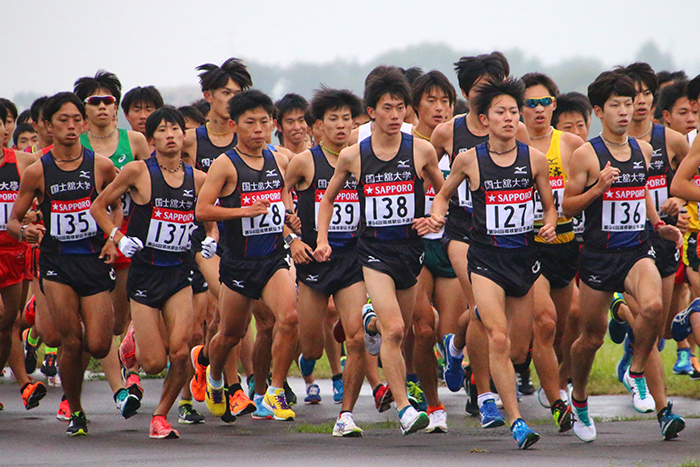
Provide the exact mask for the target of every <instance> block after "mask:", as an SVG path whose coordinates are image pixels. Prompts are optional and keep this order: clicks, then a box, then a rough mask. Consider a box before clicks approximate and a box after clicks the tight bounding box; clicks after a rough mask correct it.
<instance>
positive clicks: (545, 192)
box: [530, 147, 557, 242]
mask: <svg viewBox="0 0 700 467" xmlns="http://www.w3.org/2000/svg"><path fill="white" fill-rule="evenodd" d="M530 165H531V167H532V176H533V179H534V180H533V181H534V183H535V186H536V187H537V191H538V192H539V194H540V201H541V203H542V212H543V219H542V220H543V224H544V225H543V226H542V227H541V228H540V231H539V232H538V234H539V236H540V237H542V238H544V239H545V240H546V241H548V242H552V241H554V239H556V238H557V232H556V227H557V208H556V206H555V205H554V197H553V195H552V186H551V185H550V184H549V162H548V161H547V157H546V156H545V155H544V154H542V152H540V151H538V150H537V149H535V148H533V147H530Z"/></svg>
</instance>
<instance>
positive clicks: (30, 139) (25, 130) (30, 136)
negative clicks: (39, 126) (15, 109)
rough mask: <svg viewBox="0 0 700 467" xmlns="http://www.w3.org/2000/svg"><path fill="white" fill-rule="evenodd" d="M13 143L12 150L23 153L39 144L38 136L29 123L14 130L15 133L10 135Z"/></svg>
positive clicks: (22, 124)
mask: <svg viewBox="0 0 700 467" xmlns="http://www.w3.org/2000/svg"><path fill="white" fill-rule="evenodd" d="M12 141H14V143H15V144H14V145H13V146H12V148H13V149H16V150H18V151H24V150H25V149H27V148H30V149H31V147H32V146H34V145H35V144H36V143H38V142H39V135H38V134H37V132H36V130H35V129H34V127H33V126H32V124H31V123H20V124H19V125H17V128H15V133H14V134H13V135H12Z"/></svg>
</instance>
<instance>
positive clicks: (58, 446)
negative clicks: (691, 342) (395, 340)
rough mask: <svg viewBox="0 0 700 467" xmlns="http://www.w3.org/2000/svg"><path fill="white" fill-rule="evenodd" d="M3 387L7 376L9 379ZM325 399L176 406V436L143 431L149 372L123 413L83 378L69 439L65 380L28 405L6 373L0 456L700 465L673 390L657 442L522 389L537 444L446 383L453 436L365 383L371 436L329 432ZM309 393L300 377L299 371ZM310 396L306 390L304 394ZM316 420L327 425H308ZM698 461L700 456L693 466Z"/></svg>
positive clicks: (693, 407) (599, 406)
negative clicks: (230, 409)
mask: <svg viewBox="0 0 700 467" xmlns="http://www.w3.org/2000/svg"><path fill="white" fill-rule="evenodd" d="M3 382H4V383H5V384H2V383H3ZM319 383H320V386H321V390H322V396H323V397H324V401H323V403H322V404H320V405H317V406H304V405H303V404H301V405H297V406H295V407H294V409H295V410H296V413H297V419H296V421H294V422H277V421H255V420H252V419H251V418H249V417H248V416H246V417H243V418H241V419H239V420H237V421H236V422H235V423H234V424H231V425H227V424H224V423H223V422H221V421H220V420H219V419H216V418H215V417H213V416H211V415H210V414H208V413H207V409H206V406H205V405H204V403H201V404H199V403H198V404H197V406H196V407H197V408H198V409H199V410H200V411H201V412H202V413H205V414H206V415H207V421H206V423H205V424H203V425H192V426H184V425H178V424H177V415H176V412H175V409H173V410H172V411H171V413H170V415H169V422H170V423H171V424H172V425H173V427H175V428H177V429H178V430H179V431H180V436H181V438H180V439H178V440H152V439H150V438H149V437H148V427H149V423H150V413H151V412H152V410H153V409H154V408H155V406H156V401H157V398H158V396H159V392H160V388H161V384H162V381H161V380H144V387H145V392H146V393H145V397H144V401H143V405H142V408H141V410H140V411H139V414H137V415H136V416H134V417H132V418H130V419H129V420H124V419H122V418H121V416H120V415H119V414H118V412H117V411H116V409H115V406H114V403H113V402H112V397H111V394H110V390H109V386H108V385H107V383H106V382H105V381H86V383H85V385H84V389H83V400H84V407H85V410H86V412H87V415H88V418H89V419H90V420H91V423H90V424H89V425H88V427H89V430H90V431H89V435H88V436H87V437H81V438H68V437H67V436H66V435H65V428H66V423H65V422H59V421H57V420H56V418H55V413H56V410H57V408H58V404H59V401H60V397H61V390H60V388H54V387H51V388H49V393H48V395H47V396H46V397H45V398H44V400H42V402H41V405H40V406H39V407H37V408H35V409H33V410H31V411H26V410H24V407H23V405H22V402H21V400H20V397H19V392H18V386H17V384H16V383H14V382H11V381H10V380H9V378H7V377H4V378H0V401H2V402H3V404H4V406H5V409H4V411H2V412H0V465H13V466H19V465H29V466H49V465H51V466H56V465H70V466H83V465H85V466H87V465H90V466H92V465H99V466H112V465H114V466H120V467H124V466H161V465H162V466H166V465H167V466H177V465H187V466H200V465H202V466H218V465H222V466H223V465H226V466H231V465H265V466H268V465H269V466H273V465H285V466H291V465H304V466H309V465H321V464H325V465H332V466H336V465H382V466H384V465H426V466H433V465H449V466H454V465H458V464H464V465H469V466H489V467H494V466H501V465H517V466H519V467H521V466H522V467H524V466H537V467H547V466H557V467H561V466H568V465H577V466H606V467H610V466H639V465H645V466H657V465H658V466H669V465H671V466H675V465H678V464H680V463H682V462H684V461H686V460H688V459H694V460H697V461H699V462H700V443H699V442H698V440H699V439H700V419H698V418H692V417H700V401H696V400H691V399H682V398H681V399H676V400H675V408H674V411H675V412H677V413H679V414H682V415H684V416H687V417H688V418H687V419H686V422H687V426H686V429H685V431H683V432H682V433H681V436H680V438H678V439H677V440H673V441H662V439H661V436H660V431H659V426H658V423H657V422H656V419H655V417H653V416H652V417H647V419H645V420H637V419H633V421H609V422H599V423H598V424H597V427H598V440H597V441H595V442H594V443H591V444H584V443H582V442H580V441H579V440H578V439H577V438H576V437H575V436H574V435H573V434H571V433H569V434H563V435H560V434H558V433H557V432H556V428H555V427H554V424H553V422H552V421H551V417H550V415H549V410H547V409H544V408H543V407H541V406H540V405H539V403H538V402H537V397H536V396H526V397H524V398H523V401H522V403H521V406H522V407H521V410H522V412H523V416H524V418H525V419H526V420H529V421H531V422H532V423H531V426H532V427H533V428H535V429H536V430H537V431H539V433H540V434H541V435H542V439H541V440H540V442H539V443H537V444H536V445H535V446H534V447H533V448H532V449H531V450H528V451H519V450H518V449H517V446H516V444H515V442H514V441H513V439H512V437H511V434H510V431H509V430H508V429H507V428H497V429H492V430H483V429H481V428H480V427H478V425H477V423H476V420H475V419H473V418H471V417H469V416H468V415H467V414H466V413H465V412H464V402H465V396H464V393H459V394H452V393H450V392H449V391H448V390H447V389H446V388H441V389H440V395H441V399H442V402H443V404H444V405H445V407H446V409H447V412H448V425H449V433H447V434H427V433H418V434H415V435H411V436H402V435H401V432H400V430H399V428H398V424H397V423H396V422H397V415H396V411H395V410H393V409H392V410H390V411H387V412H385V413H383V414H379V413H377V411H376V410H375V409H374V404H373V400H372V398H371V391H370V390H369V387H368V385H367V384H365V387H364V388H363V392H362V394H361V396H360V399H359V401H358V404H357V408H356V410H355V420H356V422H357V423H358V425H360V426H361V427H363V428H364V429H365V434H364V437H362V438H353V439H342V438H341V439H338V438H333V437H332V436H331V435H330V434H329V433H330V429H331V428H332V423H333V421H334V420H335V418H336V417H337V414H338V410H339V406H338V405H335V404H333V403H332V396H331V382H330V380H323V381H319ZM291 385H292V387H293V388H294V390H295V391H296V392H297V394H298V395H299V396H302V394H303V389H304V384H303V381H301V380H300V379H292V380H291ZM301 399H303V397H300V400H301ZM591 412H592V413H593V415H594V416H600V417H619V418H622V419H627V420H629V417H635V416H636V413H635V412H634V410H633V409H632V407H631V398H630V397H627V396H600V397H592V398H591ZM312 426H320V428H321V429H325V430H326V431H327V432H326V433H312V432H309V431H311V427H312ZM698 465H700V464H698Z"/></svg>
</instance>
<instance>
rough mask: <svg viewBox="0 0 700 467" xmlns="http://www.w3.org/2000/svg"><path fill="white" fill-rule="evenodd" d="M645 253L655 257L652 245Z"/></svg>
mask: <svg viewBox="0 0 700 467" xmlns="http://www.w3.org/2000/svg"><path fill="white" fill-rule="evenodd" d="M647 254H648V255H651V256H653V257H654V258H656V250H654V247H651V248H649V251H647Z"/></svg>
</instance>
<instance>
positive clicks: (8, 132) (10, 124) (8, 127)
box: [2, 113, 15, 146]
mask: <svg viewBox="0 0 700 467" xmlns="http://www.w3.org/2000/svg"><path fill="white" fill-rule="evenodd" d="M14 131H15V118H14V117H13V116H12V115H10V114H9V113H8V114H7V119H6V120H5V136H4V138H3V139H2V142H3V146H7V145H8V144H9V143H10V139H11V138H12V133H14Z"/></svg>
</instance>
